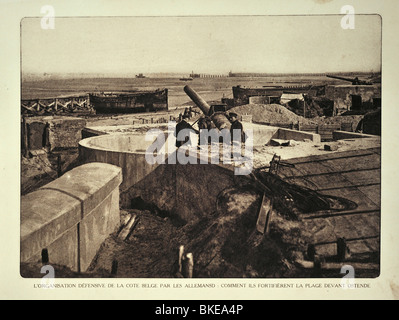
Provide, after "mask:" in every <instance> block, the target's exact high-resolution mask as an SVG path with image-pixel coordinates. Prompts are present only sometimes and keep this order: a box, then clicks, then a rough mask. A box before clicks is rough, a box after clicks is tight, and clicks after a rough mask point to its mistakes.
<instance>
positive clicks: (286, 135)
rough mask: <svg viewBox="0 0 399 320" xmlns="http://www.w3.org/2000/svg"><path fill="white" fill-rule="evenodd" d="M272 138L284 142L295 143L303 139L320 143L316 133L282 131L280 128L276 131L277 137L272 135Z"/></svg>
mask: <svg viewBox="0 0 399 320" xmlns="http://www.w3.org/2000/svg"><path fill="white" fill-rule="evenodd" d="M272 138H277V139H284V140H297V141H303V140H305V139H309V140H311V141H313V142H314V143H320V142H321V137H320V135H319V134H317V133H312V132H305V131H297V130H291V129H283V128H280V129H279V130H278V133H277V135H274V136H273V137H272Z"/></svg>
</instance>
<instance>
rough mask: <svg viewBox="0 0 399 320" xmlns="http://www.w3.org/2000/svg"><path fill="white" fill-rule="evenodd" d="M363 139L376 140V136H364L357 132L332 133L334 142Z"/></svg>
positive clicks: (338, 131)
mask: <svg viewBox="0 0 399 320" xmlns="http://www.w3.org/2000/svg"><path fill="white" fill-rule="evenodd" d="M362 138H363V139H364V138H378V136H376V135H372V134H365V133H359V132H347V131H340V130H337V131H334V132H333V139H334V140H343V139H362Z"/></svg>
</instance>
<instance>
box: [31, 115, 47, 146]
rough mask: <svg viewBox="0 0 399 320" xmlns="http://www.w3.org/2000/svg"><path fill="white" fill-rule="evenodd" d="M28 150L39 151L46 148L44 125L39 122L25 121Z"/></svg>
mask: <svg viewBox="0 0 399 320" xmlns="http://www.w3.org/2000/svg"><path fill="white" fill-rule="evenodd" d="M27 129H28V132H27V133H28V147H29V150H36V149H41V148H43V147H45V146H46V123H45V122H42V121H40V120H36V121H34V120H31V121H27Z"/></svg>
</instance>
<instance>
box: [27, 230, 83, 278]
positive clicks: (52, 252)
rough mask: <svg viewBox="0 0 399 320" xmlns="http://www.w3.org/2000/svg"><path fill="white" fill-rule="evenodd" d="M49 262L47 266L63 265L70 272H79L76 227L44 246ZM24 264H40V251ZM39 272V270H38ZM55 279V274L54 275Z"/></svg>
mask: <svg viewBox="0 0 399 320" xmlns="http://www.w3.org/2000/svg"><path fill="white" fill-rule="evenodd" d="M46 249H47V250H48V256H49V262H48V263H47V264H49V265H51V264H57V265H63V266H66V267H68V268H69V269H71V270H72V271H75V272H78V271H79V260H78V258H79V253H78V227H77V226H74V227H72V228H71V229H69V230H68V231H66V232H65V233H63V234H62V235H61V236H60V237H59V238H57V239H56V240H55V241H54V242H52V243H51V244H49V245H48V246H46ZM26 262H33V263H37V262H41V250H40V252H37V253H36V254H35V255H33V256H32V257H31V258H30V259H28V260H27V261H26ZM39 271H40V270H39ZM55 276H56V277H57V274H55Z"/></svg>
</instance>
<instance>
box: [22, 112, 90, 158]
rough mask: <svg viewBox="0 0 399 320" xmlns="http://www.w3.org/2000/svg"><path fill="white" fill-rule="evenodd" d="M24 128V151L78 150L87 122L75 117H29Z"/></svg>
mask: <svg viewBox="0 0 399 320" xmlns="http://www.w3.org/2000/svg"><path fill="white" fill-rule="evenodd" d="M25 121H26V127H25V128H24V127H23V128H22V136H23V139H22V140H23V141H26V144H27V145H26V146H23V148H24V149H26V148H27V149H28V150H29V151H33V150H38V149H42V148H47V149H49V150H54V149H57V148H59V149H64V148H77V147H78V143H79V141H80V140H81V139H82V133H81V132H82V129H83V128H84V127H85V126H86V120H84V119H81V118H74V117H61V116H58V117H53V116H46V117H27V118H26V120H25Z"/></svg>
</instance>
